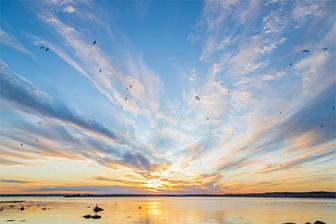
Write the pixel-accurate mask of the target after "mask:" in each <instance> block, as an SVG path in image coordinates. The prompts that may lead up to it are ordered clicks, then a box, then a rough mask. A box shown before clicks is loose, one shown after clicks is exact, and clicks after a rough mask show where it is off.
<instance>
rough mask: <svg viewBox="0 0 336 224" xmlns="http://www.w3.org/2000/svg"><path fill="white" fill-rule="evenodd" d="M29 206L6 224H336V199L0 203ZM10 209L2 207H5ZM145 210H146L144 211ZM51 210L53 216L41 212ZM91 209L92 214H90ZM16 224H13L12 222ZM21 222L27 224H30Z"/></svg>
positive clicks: (0, 217)
mask: <svg viewBox="0 0 336 224" xmlns="http://www.w3.org/2000/svg"><path fill="white" fill-rule="evenodd" d="M8 200H25V201H29V202H25V203H23V205H25V206H27V205H28V206H29V207H27V208H26V209H25V210H23V211H20V210H19V209H18V208H19V207H20V204H16V207H15V208H9V209H4V210H3V211H1V212H0V223H25V224H31V223H34V224H54V223H57V224H68V223H69V224H77V223H97V224H114V223H146V224H150V223H158V224H174V223H176V224H180V223H186V224H189V223H190V224H198V223H228V224H242V223H244V224H248V223H258V224H272V223H278V224H280V223H284V222H296V223H305V222H308V221H309V222H314V221H315V220H321V221H324V222H326V223H328V224H330V223H336V221H335V220H336V200H334V199H283V198H281V199H280V198H271V199H270V198H207V197H194V198H167V197H164V198H160V197H155V198H153V197H150V198H146V197H141V198H132V197H128V198H125V197H122V198H118V197H116V198H61V197H23V198H17V197H16V198H12V197H10V198H6V197H4V198H1V197H0V201H8ZM95 204H98V205H99V206H100V207H102V208H104V211H103V212H100V213H99V214H100V215H101V216H102V219H100V220H91V219H90V220H86V219H84V218H82V216H83V215H86V214H92V213H93V212H92V208H93V207H94V206H95ZM8 205H9V204H7V205H6V204H4V203H1V204H0V207H3V206H8ZM139 206H141V209H139ZM44 207H47V208H48V209H47V210H42V209H41V208H44ZM88 207H91V208H88ZM8 219H14V220H15V221H13V222H7V221H6V220H8ZM20 220H26V221H25V222H23V221H20Z"/></svg>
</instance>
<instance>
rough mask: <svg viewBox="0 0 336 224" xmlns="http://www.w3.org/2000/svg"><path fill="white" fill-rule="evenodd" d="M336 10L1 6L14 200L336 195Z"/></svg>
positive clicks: (0, 153) (3, 160)
mask: <svg viewBox="0 0 336 224" xmlns="http://www.w3.org/2000/svg"><path fill="white" fill-rule="evenodd" d="M335 11H336V2H335V1H333V0H330V1H327V0H319V1H308V0H307V1H289V0H288V1H287V0H265V1H261V0H251V1H239V0H225V1H141V0H138V1H102V0H101V1H91V0H79V1H73V0H43V1H5V0H2V1H1V2H0V26H1V29H0V193H153V194H156V193H174V194H185V193H190V194H197V193H209V194H222V193H247V192H274V191H336V173H335V170H336V169H335V168H336V119H335V116H336V110H335V106H336V88H335V87H336V85H335V84H336V82H335V81H336V79H335V78H336V76H335V71H336V64H335V53H336V45H335V42H336V18H335V15H334V12H335ZM94 41H95V44H93V42H94ZM47 48H48V51H46V49H47ZM304 49H305V50H308V51H309V52H307V51H302V50H304Z"/></svg>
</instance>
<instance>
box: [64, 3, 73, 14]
mask: <svg viewBox="0 0 336 224" xmlns="http://www.w3.org/2000/svg"><path fill="white" fill-rule="evenodd" d="M63 12H66V13H69V14H72V13H74V12H76V9H75V8H74V7H72V6H71V5H68V6H66V7H65V8H64V9H63Z"/></svg>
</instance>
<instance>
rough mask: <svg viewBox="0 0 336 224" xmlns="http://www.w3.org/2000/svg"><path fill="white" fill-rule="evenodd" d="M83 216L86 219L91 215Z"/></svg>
mask: <svg viewBox="0 0 336 224" xmlns="http://www.w3.org/2000/svg"><path fill="white" fill-rule="evenodd" d="M83 217H84V218H86V219H89V218H91V215H84V216H83Z"/></svg>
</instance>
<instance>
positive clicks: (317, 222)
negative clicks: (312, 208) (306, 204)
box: [314, 220, 327, 224]
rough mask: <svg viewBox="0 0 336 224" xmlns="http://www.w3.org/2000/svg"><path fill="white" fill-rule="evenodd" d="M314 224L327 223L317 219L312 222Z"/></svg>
mask: <svg viewBox="0 0 336 224" xmlns="http://www.w3.org/2000/svg"><path fill="white" fill-rule="evenodd" d="M314 224H327V223H325V222H322V221H319V220H316V221H315V222H314Z"/></svg>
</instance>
